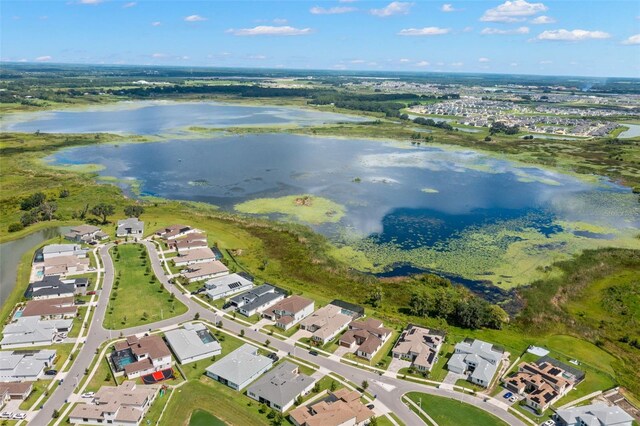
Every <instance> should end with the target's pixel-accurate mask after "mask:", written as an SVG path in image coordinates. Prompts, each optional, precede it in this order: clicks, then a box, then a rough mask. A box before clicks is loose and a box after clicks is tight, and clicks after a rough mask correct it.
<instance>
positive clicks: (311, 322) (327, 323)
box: [300, 304, 353, 345]
mask: <svg viewBox="0 0 640 426" xmlns="http://www.w3.org/2000/svg"><path fill="white" fill-rule="evenodd" d="M343 312H344V310H343V308H341V307H339V306H336V305H333V304H328V305H326V306H323V307H322V308H320V309H318V310H317V311H315V312H314V313H313V314H311V315H309V316H308V317H307V318H305V319H303V320H302V321H300V329H302V330H307V331H310V332H311V333H313V334H312V336H311V339H313V340H314V341H316V342H318V343H319V344H322V345H324V344H325V343H327V342H329V341H330V340H332V339H333V338H335V337H336V336H337V335H338V334H340V333H341V332H342V331H343V330H344V329H345V328H347V326H348V325H349V323H350V322H351V321H352V320H353V317H352V316H350V315H346V314H344V313H343Z"/></svg>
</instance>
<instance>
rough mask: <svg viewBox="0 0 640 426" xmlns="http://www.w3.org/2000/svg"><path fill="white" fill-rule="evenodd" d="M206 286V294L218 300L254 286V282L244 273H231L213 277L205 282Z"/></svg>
mask: <svg viewBox="0 0 640 426" xmlns="http://www.w3.org/2000/svg"><path fill="white" fill-rule="evenodd" d="M204 287H205V288H206V291H205V294H206V295H207V296H209V298H210V299H211V300H218V299H222V298H225V297H227V296H231V295H232V294H236V293H240V292H242V291H245V290H248V289H250V288H253V283H252V282H251V281H249V280H248V279H246V278H245V277H243V276H242V275H239V274H231V275H226V276H224V277H221V278H214V279H211V280H209V281H207V282H206V283H205V284H204Z"/></svg>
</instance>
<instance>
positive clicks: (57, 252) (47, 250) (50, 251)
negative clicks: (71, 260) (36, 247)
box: [42, 244, 88, 260]
mask: <svg viewBox="0 0 640 426" xmlns="http://www.w3.org/2000/svg"><path fill="white" fill-rule="evenodd" d="M87 252H88V251H87V250H86V249H83V248H82V247H81V246H79V245H78V244H49V245H46V246H44V247H43V248H42V258H43V259H44V260H47V259H52V258H54V257H59V256H65V257H67V256H69V257H71V256H75V257H78V258H85V257H87Z"/></svg>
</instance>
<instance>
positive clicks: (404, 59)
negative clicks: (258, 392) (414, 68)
mask: <svg viewBox="0 0 640 426" xmlns="http://www.w3.org/2000/svg"><path fill="white" fill-rule="evenodd" d="M400 62H401V63H403V64H406V63H407V62H411V59H407V58H402V59H400Z"/></svg>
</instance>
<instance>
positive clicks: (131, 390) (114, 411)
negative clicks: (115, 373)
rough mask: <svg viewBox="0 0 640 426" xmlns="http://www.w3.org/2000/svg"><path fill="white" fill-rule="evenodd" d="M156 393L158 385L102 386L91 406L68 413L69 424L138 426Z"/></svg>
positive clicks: (80, 406)
mask: <svg viewBox="0 0 640 426" xmlns="http://www.w3.org/2000/svg"><path fill="white" fill-rule="evenodd" d="M157 393H158V387H157V386H138V385H136V383H135V382H129V381H127V382H124V383H123V384H121V385H120V386H117V387H116V386H102V387H101V388H100V389H99V390H98V392H96V394H95V395H94V397H93V400H92V401H91V402H92V403H89V402H87V403H80V404H78V405H76V406H75V407H73V410H71V413H70V414H69V423H72V424H87V425H103V424H109V425H114V426H137V425H139V424H140V422H141V421H142V418H143V417H144V415H145V413H146V412H147V410H148V409H149V407H151V403H152V402H153V400H154V399H155V397H156V395H157Z"/></svg>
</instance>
